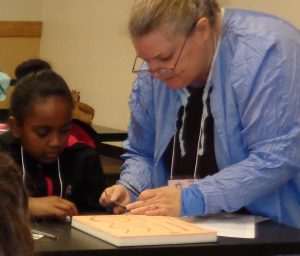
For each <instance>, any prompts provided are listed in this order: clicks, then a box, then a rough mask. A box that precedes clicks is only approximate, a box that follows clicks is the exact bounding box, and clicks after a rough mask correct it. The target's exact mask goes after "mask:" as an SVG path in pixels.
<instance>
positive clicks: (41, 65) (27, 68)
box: [15, 59, 52, 79]
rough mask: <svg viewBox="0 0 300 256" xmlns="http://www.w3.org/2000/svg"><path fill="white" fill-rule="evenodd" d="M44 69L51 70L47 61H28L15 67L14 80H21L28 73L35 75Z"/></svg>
mask: <svg viewBox="0 0 300 256" xmlns="http://www.w3.org/2000/svg"><path fill="white" fill-rule="evenodd" d="M44 69H52V68H51V65H50V64H49V63H48V62H47V61H45V60H41V59H30V60H26V61H24V62H22V63H21V64H19V65H18V66H17V67H16V69H15V76H16V79H21V78H22V77H24V76H27V75H28V74H30V73H36V72H38V71H40V70H44Z"/></svg>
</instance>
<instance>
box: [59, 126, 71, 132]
mask: <svg viewBox="0 0 300 256" xmlns="http://www.w3.org/2000/svg"><path fill="white" fill-rule="evenodd" d="M70 132H71V128H70V127H68V128H65V129H62V130H61V133H62V134H67V133H70Z"/></svg>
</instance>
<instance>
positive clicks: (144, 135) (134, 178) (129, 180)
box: [118, 75, 155, 200]
mask: <svg viewBox="0 0 300 256" xmlns="http://www.w3.org/2000/svg"><path fill="white" fill-rule="evenodd" d="M151 83H152V80H151V78H150V77H149V76H141V75H138V77H137V79H136V80H135V82H134V86H133V90H132V93H131V96H130V98H129V106H130V109H131V118H130V122H129V127H128V139H127V140H126V141H125V142H124V149H125V150H126V154H124V155H123V156H122V157H123V159H124V160H125V162H124V164H123V166H122V168H121V176H120V180H119V181H118V183H120V184H123V185H124V186H126V185H127V184H130V186H132V187H134V188H136V189H137V190H138V191H140V192H141V191H143V190H145V189H149V188H152V171H153V155H154V153H153V151H154V138H155V132H154V117H153V101H152V100H151V99H152V97H153V91H152V89H151ZM129 192H130V191H129ZM131 196H132V200H135V199H136V196H134V195H133V194H132V195H131Z"/></svg>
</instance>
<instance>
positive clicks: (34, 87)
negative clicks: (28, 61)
mask: <svg viewBox="0 0 300 256" xmlns="http://www.w3.org/2000/svg"><path fill="white" fill-rule="evenodd" d="M52 96H59V97H62V98H65V99H66V101H68V103H69V104H70V107H71V109H73V99H72V96H71V92H70V89H69V87H68V85H67V84H66V82H65V80H64V79H63V78H62V77H61V76H60V75H58V74H56V73H55V72H54V71H52V70H50V69H44V70H41V71H38V72H37V73H30V74H28V75H27V76H25V77H23V78H21V79H20V80H18V81H17V83H16V88H15V90H14V92H13V94H12V96H11V101H10V111H11V115H12V116H14V117H15V119H16V120H17V122H18V123H19V124H20V125H21V124H23V121H24V117H26V116H27V115H29V114H30V109H31V106H32V104H34V103H35V102H36V100H38V99H46V98H48V97H52Z"/></svg>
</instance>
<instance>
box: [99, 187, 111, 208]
mask: <svg viewBox="0 0 300 256" xmlns="http://www.w3.org/2000/svg"><path fill="white" fill-rule="evenodd" d="M108 190H109V188H106V189H105V190H104V191H103V192H102V194H101V196H100V198H99V203H100V204H101V205H102V206H104V207H106V206H109V205H111V201H110V198H109V196H108V193H109V192H108Z"/></svg>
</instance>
